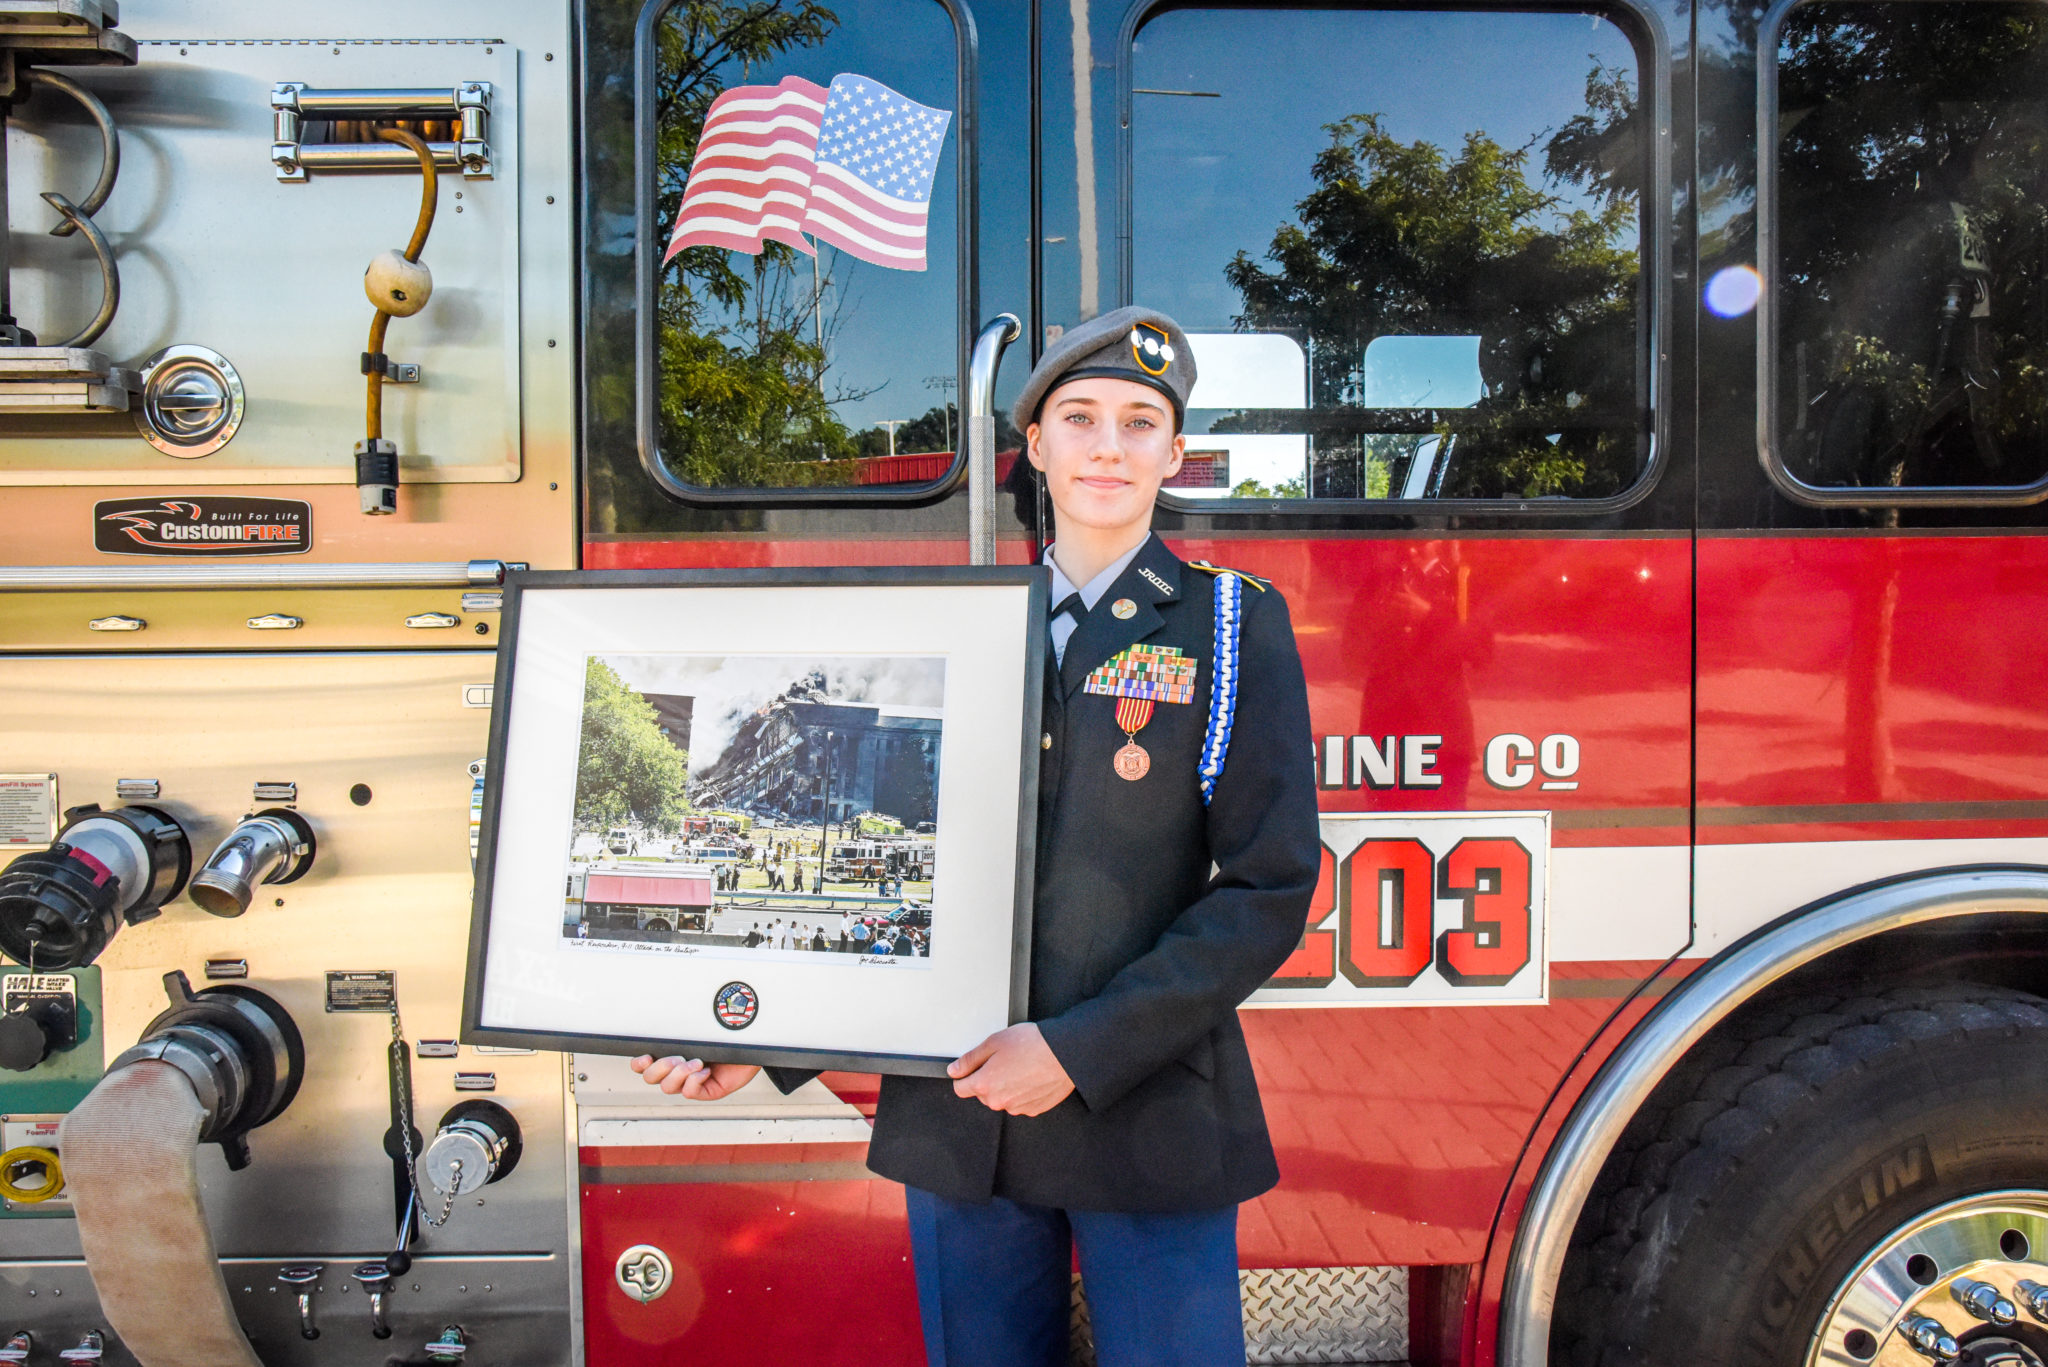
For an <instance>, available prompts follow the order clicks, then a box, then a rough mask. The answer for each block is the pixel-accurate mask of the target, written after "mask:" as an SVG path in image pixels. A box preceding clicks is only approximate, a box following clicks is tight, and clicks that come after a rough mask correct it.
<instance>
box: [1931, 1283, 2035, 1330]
mask: <svg viewBox="0 0 2048 1367" xmlns="http://www.w3.org/2000/svg"><path fill="white" fill-rule="evenodd" d="M1948 1292H1949V1294H1950V1295H1951V1296H1954V1297H1955V1298H1956V1303H1957V1304H1959V1305H1961V1306H1962V1307H1963V1309H1965V1310H1967V1311H1969V1312H1970V1313H1971V1314H1972V1315H1975V1316H1976V1317H1977V1318H1978V1319H1980V1320H1988V1321H1990V1322H1991V1323H1993V1324H2011V1323H2012V1322H2013V1321H2014V1320H2016V1319H2018V1318H2019V1317H2020V1312H2019V1307H2018V1306H2016V1305H2014V1304H2013V1303H2012V1302H2011V1301H2009V1300H2007V1299H2006V1298H2005V1297H2004V1296H2002V1295H2000V1294H1999V1291H1998V1288H1997V1287H1995V1286H1993V1285H1992V1284H1991V1283H1990V1282H1979V1281H1972V1280H1970V1279H1969V1278H1968V1277H1958V1278H1956V1280H1955V1283H1954V1284H1953V1285H1951V1286H1950V1287H1949V1289H1948Z"/></svg>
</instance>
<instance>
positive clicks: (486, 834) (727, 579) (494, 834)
mask: <svg viewBox="0 0 2048 1367" xmlns="http://www.w3.org/2000/svg"><path fill="white" fill-rule="evenodd" d="M955 585H957V586H978V587H987V586H1015V587H1022V588H1024V589H1025V590H1026V591H1027V608H1026V613H1025V618H1026V623H1025V629H1026V631H1027V632H1028V633H1029V634H1028V636H1027V638H1026V640H1025V642H1024V643H1023V645H1024V648H1023V650H1022V653H1021V659H1022V663H1023V668H1024V680H1023V701H1024V706H1023V708H1022V713H1021V715H1020V716H1019V717H1018V719H1017V720H1018V733H1017V746H1018V756H1019V762H1018V794H1017V835H1016V863H1015V880H1014V882H1015V887H1014V904H1013V911H1012V927H1011V939H1010V972H1009V983H1008V989H1009V1003H1008V1012H1007V1019H1008V1022H1009V1023H1011V1024H1015V1023H1016V1022H1018V1021H1021V1020H1024V1019H1026V1017H1027V1014H1028V1001H1029V992H1030V952H1031V905H1032V889H1033V879H1034V873H1035V859H1034V854H1035V850H1036V846H1037V825H1038V751H1039V732H1040V710H1041V702H1042V698H1043V690H1044V674H1045V656H1046V651H1045V648H1044V643H1045V642H1046V641H1047V640H1048V636H1047V607H1048V602H1047V596H1048V589H1049V580H1048V576H1047V574H1046V571H1045V570H1044V568H1043V567H1041V566H1035V565H1005V566H966V565H932V566H891V567H879V566H828V567H801V568H788V569H697V570H571V571H526V572H515V573H512V574H510V575H508V576H507V577H506V581H505V591H504V592H505V596H504V602H503V608H502V612H501V615H500V622H501V627H500V633H499V644H498V658H497V669H496V674H495V680H494V684H493V689H492V703H491V726H490V742H489V748H488V751H487V755H488V758H487V761H486V765H487V768H486V772H485V776H484V793H483V810H482V813H481V825H480V828H479V833H478V844H477V857H476V865H475V891H474V895H473V899H472V903H471V914H470V933H469V954H468V962H467V965H466V966H465V970H464V975H463V990H462V1026H461V1039H462V1042H463V1043H465V1044H472V1045H488V1046H496V1047H508V1048H522V1049H545V1050H550V1051H557V1052H564V1053H567V1052H575V1051H580V1052H585V1053H597V1054H616V1055H625V1056H634V1055H639V1054H650V1053H651V1054H654V1055H656V1056H662V1055H672V1054H684V1055H686V1056H688V1057H691V1058H698V1059H702V1060H704V1061H705V1062H707V1063H728V1062H730V1063H755V1064H762V1065H767V1066H774V1067H784V1068H793V1069H816V1070H826V1069H832V1070H843V1071H849V1072H883V1073H897V1074H907V1075H912V1076H921V1077H944V1076H945V1075H946V1065H947V1064H948V1063H950V1062H951V1061H952V1059H953V1057H954V1055H953V1054H952V1053H950V1052H948V1053H945V1054H943V1055H942V1054H936V1053H935V1054H896V1053H877V1052H867V1051H855V1050H843V1049H833V1048H826V1047H820V1048H797V1047H786V1046H779V1045H758V1044H748V1043H746V1042H745V1041H743V1040H741V1039H738V1038H736V1037H733V1038H727V1039H712V1038H704V1039H657V1038H645V1037H633V1036H624V1035H615V1034H607V1033H604V1032H602V1031H592V1032H587V1033H585V1032H574V1031H555V1030H524V1029H514V1028H507V1027H504V1026H490V1025H485V1024H484V1023H483V1022H482V1020H481V1014H482V1005H483V994H484V983H485V975H486V972H487V971H488V954H487V950H488V946H489V943H490V929H491V916H492V906H491V902H492V893H493V884H494V881H495V878H494V875H495V871H496V853H497V844H498V832H499V828H500V825H501V822H502V820H503V813H504V801H505V781H506V770H507V767H508V766H507V765H506V763H505V762H504V757H505V752H506V746H507V743H508V730H509V726H510V717H511V703H512V698H513V689H514V680H515V677H516V674H517V669H518V663H519V661H518V651H519V640H520V619H521V606H522V599H523V596H524V594H526V593H527V592H532V591H539V590H563V589H567V590H575V589H586V588H607V589H619V588H626V589H633V588H653V589H660V588H694V589H718V588H747V589H759V588H764V587H787V588H843V587H919V588H943V587H946V586H955ZM940 838H941V839H943V831H942V832H941V833H940Z"/></svg>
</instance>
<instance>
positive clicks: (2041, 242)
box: [1772, 0, 2048, 487]
mask: <svg viewBox="0 0 2048 1367" xmlns="http://www.w3.org/2000/svg"><path fill="white" fill-rule="evenodd" d="M1776 55H1777V89H1778V118H1777V129H1776V136H1777V149H1776V157H1777V168H1776V177H1775V193H1776V201H1777V202H1776V206H1775V215H1774V225H1775V231H1776V248H1775V255H1776V262H1775V267H1776V270H1775V280H1774V282H1773V283H1774V285H1775V289H1776V291H1777V294H1776V300H1775V305H1776V310H1777V314H1776V319H1775V322H1776V334H1777V335H1776V338H1775V342H1776V345H1775V348H1774V350H1773V353H1772V361H1773V378H1774V382H1775V384H1776V386H1777V392H1776V422H1775V427H1776V432H1775V436H1776V442H1777V450H1778V453H1779V455H1780V457H1781V458H1782V459H1783V460H1784V462H1785V465H1786V467H1787V468H1788V469H1789V470H1790V471H1791V472H1792V473H1793V474H1794V475H1796V476H1798V477H1799V478H1800V479H1803V480H1805V481H1806V482H1808V483H1810V484H1817V485H1831V486H1865V487H1885V486H1915V485H2000V484H2026V483H2030V482H2032V481H2034V480H2037V479H2039V478H2040V477H2041V476H2042V474H2043V473H2044V472H2048V432H2044V430H2043V422H2042V409H2043V400H2044V397H2048V290H2044V278H2048V231H2044V228H2048V205H2044V198H2043V192H2044V190H2048V185H2044V183H2043V181H2044V175H2043V173H2044V169H2048V11H2043V10H2042V9H2041V8H2040V7H2038V6H2035V5H2001V4H1952V3H1944V4H1869V3H1855V4H1846V3H1833V2H1832V0H1829V2H1827V3H1817V4H1808V5H1802V6H1800V7H1799V8H1797V9H1794V10H1793V11H1791V13H1790V14H1788V15H1787V16H1786V18H1785V20H1784V24H1783V27H1782V29H1781V30H1780V34H1779V41H1778V45H1777V54H1776Z"/></svg>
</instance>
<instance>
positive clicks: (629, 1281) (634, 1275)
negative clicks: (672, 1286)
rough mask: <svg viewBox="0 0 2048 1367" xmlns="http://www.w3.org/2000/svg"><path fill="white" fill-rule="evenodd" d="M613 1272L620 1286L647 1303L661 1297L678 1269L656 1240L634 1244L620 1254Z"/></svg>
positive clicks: (633, 1296)
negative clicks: (671, 1263) (657, 1246)
mask: <svg viewBox="0 0 2048 1367" xmlns="http://www.w3.org/2000/svg"><path fill="white" fill-rule="evenodd" d="M613 1275H614V1276H616V1277H617V1278H618V1282H619V1290H621V1291H623V1292H625V1293H626V1294H627V1295H628V1296H631V1297H632V1298H633V1299H634V1300H636V1301H638V1302H640V1303H641V1304H642V1305H645V1304H647V1302H649V1301H658V1300H660V1299H661V1298H662V1296H663V1295H664V1294H665V1293H666V1292H667V1291H668V1288H669V1283H671V1282H673V1281H674V1280H675V1269H674V1268H673V1267H671V1266H670V1265H669V1261H668V1254H666V1253H663V1252H662V1251H661V1250H660V1249H658V1248H656V1247H655V1246H654V1245H653V1244H634V1245H633V1246H632V1247H631V1248H629V1249H627V1250H626V1251H625V1252H624V1253H621V1254H620V1255H619V1262H618V1266H617V1267H616V1268H615V1269H613Z"/></svg>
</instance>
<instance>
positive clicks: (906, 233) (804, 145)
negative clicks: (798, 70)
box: [662, 73, 953, 271]
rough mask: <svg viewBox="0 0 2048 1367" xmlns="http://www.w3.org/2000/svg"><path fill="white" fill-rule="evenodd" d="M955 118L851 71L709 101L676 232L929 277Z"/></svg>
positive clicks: (687, 242) (675, 243)
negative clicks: (945, 153) (842, 256)
mask: <svg viewBox="0 0 2048 1367" xmlns="http://www.w3.org/2000/svg"><path fill="white" fill-rule="evenodd" d="M952 118H953V116H952V114H951V113H950V112H949V111H947V110H944V109H933V108H930V107H929V106H926V105H921V104H919V103H917V101H915V100H912V99H908V98H906V97H904V96H902V95H899V94H897V93H896V92H895V91H893V90H891V89H889V87H887V86H885V85H883V84H882V83H881V82H880V81H875V80H870V79H869V78H868V77H866V76H859V75H854V74H851V73H848V74H844V75H839V76H834V77H833V78H832V84H831V86H830V87H829V88H827V87H822V86H819V85H816V84H814V83H813V82H810V81H806V80H802V79H800V78H798V77H795V76H791V77H787V78H786V79H784V80H783V81H782V83H781V84H779V85H743V86H734V87H733V88H732V89H730V90H728V91H726V92H725V93H724V94H722V95H720V96H719V97H718V98H717V99H716V100H714V101H712V103H711V109H710V111H709V112H708V113H707V114H706V115H705V118H704V128H703V131H702V132H701V133H700V134H699V137H698V142H697V157H696V160H695V161H693V162H692V163H691V164H690V179H689V183H688V184H687V185H686V186H685V187H684V188H683V203H682V208H681V209H680V210H679V211H678V212H677V214H676V225H675V229H674V231H673V232H672V233H670V235H669V240H668V251H667V252H666V253H665V254H664V255H663V258H662V259H663V260H664V261H666V260H668V259H669V258H670V257H673V256H674V255H675V254H676V253H677V252H679V251H681V250H682V249H683V248H685V247H696V246H710V247H724V248H727V249H729V250H732V251H741V252H749V253H755V252H759V251H760V250H761V248H762V246H763V244H765V243H768V242H784V243H787V244H789V245H790V246H792V247H795V248H796V249H797V250H798V251H801V252H806V253H810V252H813V251H814V250H815V248H814V247H813V245H812V242H811V241H807V240H806V238H805V234H809V235H810V238H811V239H814V240H815V241H817V242H828V243H830V244H831V245H833V246H835V247H837V248H839V249H840V250H841V251H843V252H846V253H848V254H850V255H852V256H857V257H859V258H860V259H861V260H863V261H869V262H872V263H874V264H875V265H878V266H889V267H893V268H894V269H896V270H906V271H921V270H923V269H924V268H925V226H926V220H927V219H928V218H929V217H930V213H931V193H932V179H933V176H934V175H935V173H936V172H937V170H938V165H939V153H940V152H941V151H942V150H943V149H944V147H945V142H946V125H947V124H948V123H950V122H951V121H952Z"/></svg>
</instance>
